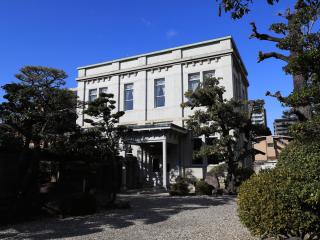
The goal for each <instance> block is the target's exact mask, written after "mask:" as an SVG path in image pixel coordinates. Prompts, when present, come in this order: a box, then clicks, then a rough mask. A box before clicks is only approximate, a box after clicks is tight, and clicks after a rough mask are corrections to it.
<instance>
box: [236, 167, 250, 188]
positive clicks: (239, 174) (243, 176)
mask: <svg viewBox="0 0 320 240" xmlns="http://www.w3.org/2000/svg"><path fill="white" fill-rule="evenodd" d="M253 174H254V170H253V169H252V168H237V170H236V171H235V175H236V186H240V185H241V184H242V183H243V182H245V181H247V180H248V179H249V178H250V177H251V176H252V175H253Z"/></svg>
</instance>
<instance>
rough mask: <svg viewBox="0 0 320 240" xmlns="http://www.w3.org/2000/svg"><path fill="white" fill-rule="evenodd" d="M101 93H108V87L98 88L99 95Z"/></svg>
mask: <svg viewBox="0 0 320 240" xmlns="http://www.w3.org/2000/svg"><path fill="white" fill-rule="evenodd" d="M101 93H105V94H107V93H108V88H107V87H103V88H99V95H100V94H101Z"/></svg>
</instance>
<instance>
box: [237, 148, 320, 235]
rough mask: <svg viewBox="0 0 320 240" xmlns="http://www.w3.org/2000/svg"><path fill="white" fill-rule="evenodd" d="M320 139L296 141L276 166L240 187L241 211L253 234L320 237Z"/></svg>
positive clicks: (246, 224) (239, 209)
mask: <svg viewBox="0 0 320 240" xmlns="http://www.w3.org/2000/svg"><path fill="white" fill-rule="evenodd" d="M319 173H320V143H318V142H306V143H304V144H302V143H298V142H293V143H292V144H290V145H289V146H288V147H287V148H286V149H285V150H284V151H283V152H282V153H281V156H280V159H279V162H278V165H277V166H276V168H275V169H274V170H271V171H264V172H262V173H260V174H258V175H253V176H252V177H251V178H250V179H249V180H248V181H246V182H244V183H243V185H242V186H241V187H240V193H239V195H238V213H239V217H240V220H241V222H242V223H243V224H244V225H245V226H246V227H247V228H248V229H249V230H250V231H251V233H252V234H253V235H257V236H265V237H279V236H295V237H300V238H301V239H318V238H319V237H320V174H319Z"/></svg>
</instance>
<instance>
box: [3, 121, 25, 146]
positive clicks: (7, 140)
mask: <svg viewBox="0 0 320 240" xmlns="http://www.w3.org/2000/svg"><path fill="white" fill-rule="evenodd" d="M22 148H23V140H22V139H21V138H19V137H17V136H15V135H14V134H12V132H10V131H8V130H7V129H6V127H5V126H4V125H1V123H0V152H19V151H21V149H22Z"/></svg>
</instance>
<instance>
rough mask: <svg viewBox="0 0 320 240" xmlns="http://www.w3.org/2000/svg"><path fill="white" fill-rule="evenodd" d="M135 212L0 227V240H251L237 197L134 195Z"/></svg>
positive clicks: (121, 211) (162, 194)
mask: <svg viewBox="0 0 320 240" xmlns="http://www.w3.org/2000/svg"><path fill="white" fill-rule="evenodd" d="M121 198H123V199H129V200H130V202H131V206H132V208H131V209H127V210H112V211H106V212H103V213H98V214H95V215H91V216H84V217H73V218H65V219H45V220H41V221H40V220H39V221H36V222H29V223H25V224H19V225H15V226H12V227H7V228H0V239H3V238H4V239H77V240H78V239H110V240H111V239H112V240H115V239H119V240H154V239H157V240H158V239H174V240H180V239H181V240H182V239H183V240H186V239H190V240H191V239H194V240H202V239H206V240H207V239H213V240H215V239H216V240H237V239H239V240H249V239H254V238H252V237H250V235H249V233H248V232H247V231H246V230H245V229H244V228H243V227H242V226H241V225H240V223H239V220H238V218H237V216H236V203H235V198H234V197H229V196H224V197H207V196H192V197H170V196H168V195H167V194H164V193H161V194H159V193H158V194H130V195H122V196H121Z"/></svg>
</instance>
